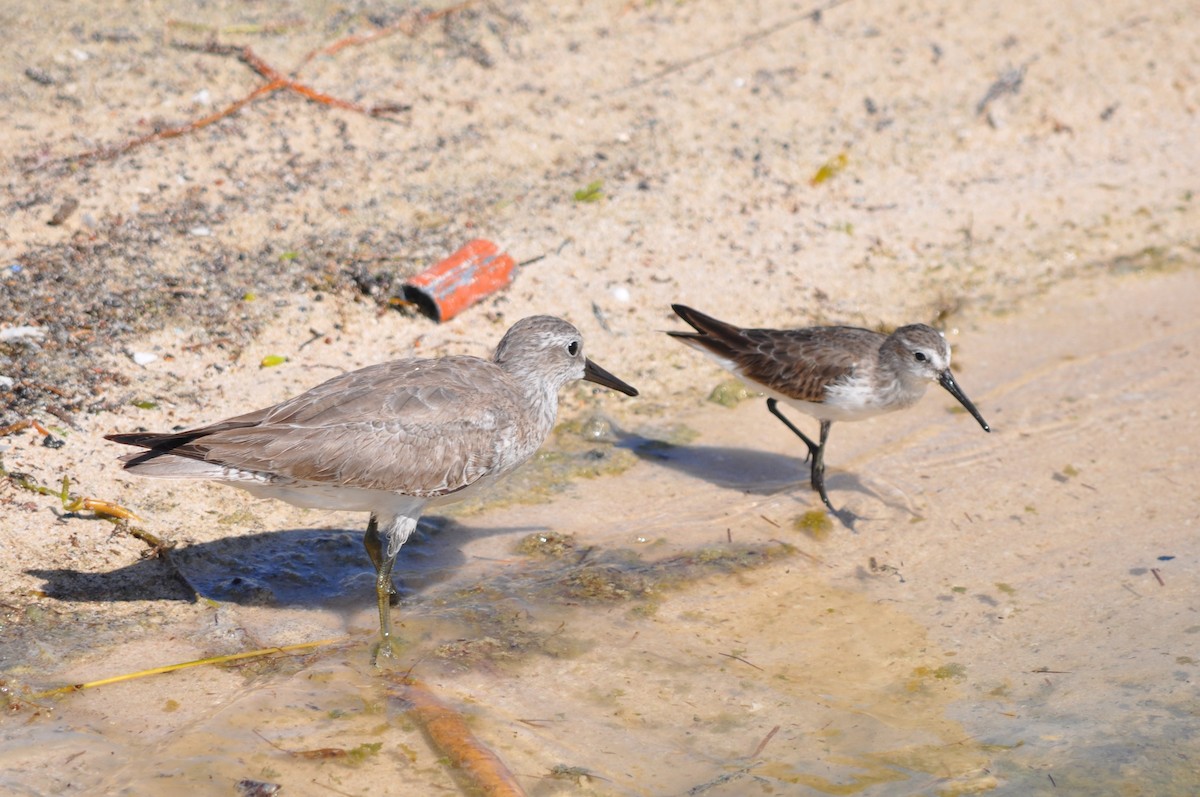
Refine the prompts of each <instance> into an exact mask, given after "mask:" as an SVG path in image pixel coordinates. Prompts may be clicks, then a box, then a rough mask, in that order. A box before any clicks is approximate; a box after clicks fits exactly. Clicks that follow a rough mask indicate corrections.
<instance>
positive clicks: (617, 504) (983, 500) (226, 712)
mask: <svg viewBox="0 0 1200 797" xmlns="http://www.w3.org/2000/svg"><path fill="white" fill-rule="evenodd" d="M1198 300H1200V277H1198V275H1197V273H1196V272H1195V271H1194V270H1191V271H1182V272H1179V273H1176V274H1171V275H1164V276H1157V277H1154V278H1142V277H1123V278H1119V279H1114V278H1110V279H1105V280H1098V281H1093V282H1079V283H1076V284H1074V285H1073V286H1071V287H1070V288H1069V289H1068V288H1065V287H1064V288H1061V289H1059V290H1058V291H1057V293H1054V294H1052V295H1051V296H1049V297H1047V298H1046V299H1045V301H1044V303H1043V304H1041V305H1040V306H1035V307H1032V308H1030V310H1029V311H1028V312H1026V313H1023V314H1022V315H1021V316H1020V317H1014V318H1006V319H998V320H988V321H986V322H980V323H979V324H978V325H976V326H975V327H974V328H972V329H970V330H969V331H964V332H963V334H962V335H960V336H957V337H954V338H952V342H953V343H954V344H955V346H956V347H960V350H959V351H956V355H957V356H958V359H956V369H957V371H958V376H959V379H960V382H961V384H962V385H963V387H964V388H965V389H966V390H967V392H968V393H969V394H970V395H971V397H972V398H973V399H974V400H975V403H976V404H977V405H978V406H979V407H980V409H981V411H982V412H983V413H984V415H985V416H986V417H987V418H988V420H989V422H991V424H992V425H993V428H994V430H995V431H994V433H993V434H991V435H985V434H983V433H982V432H981V431H980V430H979V428H978V427H977V426H976V425H975V424H974V423H973V422H971V421H970V418H969V417H967V416H965V415H963V414H961V413H957V412H950V411H948V409H949V408H950V407H951V406H952V400H951V399H950V398H949V397H947V396H944V395H940V394H938V395H934V394H931V395H930V396H928V397H927V398H926V399H925V401H924V402H922V404H921V405H919V406H918V407H917V408H915V409H913V410H911V411H909V412H907V413H904V414H903V415H893V416H888V417H884V418H880V419H876V420H874V421H870V422H864V423H861V424H839V425H836V426H835V428H834V432H833V435H832V437H831V443H830V449H829V467H830V468H831V471H830V475H829V479H828V487H829V492H830V496H831V498H832V499H833V501H834V502H835V504H837V505H839V506H840V507H844V508H845V509H846V510H847V511H848V512H849V513H852V514H853V515H854V517H855V518H856V520H855V522H854V529H853V530H852V531H851V530H848V529H847V528H845V527H844V526H842V525H839V524H833V525H832V526H830V527H821V526H820V525H818V524H815V523H813V522H812V516H811V515H807V514H806V513H808V512H809V511H810V510H811V509H813V508H814V507H816V506H818V504H817V501H816V499H815V496H813V495H812V494H811V492H810V491H809V490H808V489H807V472H806V467H805V466H804V464H803V463H802V462H801V461H800V458H799V454H800V453H801V452H800V451H799V449H800V446H798V445H797V444H796V441H794V440H792V439H790V433H787V432H786V430H785V429H783V428H782V426H780V425H779V424H778V422H777V421H775V420H774V419H773V418H771V417H770V416H769V414H768V413H767V412H766V411H765V409H764V408H763V407H762V406H761V401H754V400H751V401H745V402H742V403H741V404H739V405H738V406H736V407H735V408H733V409H726V408H723V407H719V406H716V405H707V406H705V407H703V408H702V409H699V410H696V411H690V412H687V413H685V414H683V415H682V416H681V417H680V418H679V419H677V420H676V419H673V422H675V423H677V424H681V425H682V426H683V427H685V428H690V429H694V430H696V431H697V432H698V437H696V439H694V440H691V441H690V442H689V441H687V440H688V437H689V436H688V435H684V434H677V435H675V437H674V438H673V439H674V440H675V441H676V442H675V443H655V444H651V443H648V442H647V441H648V440H650V439H652V438H654V437H655V436H656V435H658V433H657V432H655V431H654V427H653V426H652V425H648V426H646V427H645V428H639V429H637V430H633V431H625V430H621V429H619V428H617V429H616V430H615V431H614V432H613V433H612V435H611V439H613V440H615V441H616V443H615V446H613V447H605V446H611V444H608V443H596V444H595V445H597V446H601V447H605V448H604V451H605V452H607V453H605V454H604V456H605V457H608V459H607V460H606V461H608V462H620V463H621V464H620V467H616V466H614V467H612V468H608V469H607V470H606V471H605V472H606V473H607V474H608V475H600V476H598V477H597V478H594V479H583V480H578V481H576V482H575V483H574V484H573V486H571V487H569V488H566V489H562V490H556V491H550V492H549V493H546V494H541V495H540V497H541V498H542V499H545V498H547V497H548V498H549V500H542V501H541V502H540V503H535V504H525V503H520V502H518V501H515V500H501V501H500V502H499V503H498V504H495V505H492V506H491V507H483V508H482V509H479V510H473V511H470V512H466V513H462V514H460V515H457V516H454V517H452V518H448V519H440V520H437V521H435V522H431V523H426V524H423V526H422V531H421V533H420V535H419V536H418V537H417V538H416V539H414V540H413V541H412V542H411V543H410V544H409V545H408V546H406V548H405V549H404V552H403V554H402V556H401V563H400V565H399V567H398V571H399V572H400V580H401V583H402V586H403V588H404V589H403V593H402V598H403V599H402V604H401V606H400V607H399V609H398V617H399V619H400V622H401V633H402V635H403V637H404V638H405V640H406V642H407V643H408V648H407V650H408V651H409V655H408V656H407V657H406V659H405V660H404V661H402V662H401V666H400V669H401V670H403V671H409V670H411V673H412V674H413V675H414V676H415V677H417V678H419V679H421V680H422V681H423V682H424V683H425V684H426V685H427V686H428V687H429V688H430V689H431V690H433V691H434V692H436V693H437V694H438V695H439V696H440V697H441V699H442V700H443V701H445V702H446V703H448V704H450V705H452V706H455V707H456V708H457V709H458V710H460V711H461V712H463V713H464V714H465V715H466V717H467V718H468V721H469V724H470V727H471V728H472V730H473V731H474V733H475V734H476V735H477V736H478V737H479V739H480V740H481V742H482V743H484V744H486V745H487V746H488V747H490V748H491V749H492V750H493V751H494V752H495V753H496V754H497V755H498V756H499V757H500V758H501V759H502V760H503V761H504V762H505V763H506V764H507V766H508V768H509V769H510V770H511V771H512V772H513V773H514V774H515V776H516V777H517V779H518V781H519V782H520V783H521V784H522V786H523V787H524V788H525V789H526V790H527V791H528V793H530V794H533V795H557V794H571V795H587V794H593V795H700V794H703V795H709V796H712V795H757V794H764V795H765V794H776V795H778V794H854V795H892V794H948V795H955V794H974V793H985V792H986V793H996V794H1058V793H1074V794H1122V795H1127V794H1147V795H1150V794H1153V795H1171V794H1180V795H1183V794H1194V793H1196V792H1197V790H1200V775H1198V774H1197V773H1198V772H1200V739H1198V738H1197V733H1196V727H1197V726H1196V722H1195V720H1196V715H1197V712H1198V711H1200V703H1198V702H1197V699H1196V667H1197V663H1198V662H1200V652H1198V649H1197V640H1200V619H1197V609H1198V606H1197V598H1196V596H1197V595H1200V589H1197V587H1198V586H1200V585H1198V584H1197V572H1198V571H1197V567H1196V564H1197V558H1198V556H1200V543H1198V542H1197V534H1196V530H1197V519H1198V518H1200V497H1198V495H1197V492H1196V490H1195V484H1196V475H1197V472H1198V465H1200V443H1198V441H1197V437H1196V429H1197V428H1200V424H1197V411H1196V409H1195V402H1194V396H1195V395H1196V392H1197V387H1198V385H1197V382H1198V380H1200V375H1198V373H1200V369H1197V368H1196V363H1195V358H1196V356H1197V353H1198V352H1200V321H1197V320H1196V318H1195V312H1194V308H1195V307H1196V306H1197V304H1198ZM698 373H699V372H698ZM705 373H707V372H705ZM709 387H710V385H703V386H701V387H700V389H701V390H707V389H708V388H709ZM661 436H662V437H665V436H666V435H661ZM680 441H682V442H680ZM629 452H632V453H633V454H634V456H633V457H632V458H631V459H630V460H629V461H628V462H625V461H623V460H621V459H620V458H621V457H622V456H623V455H624V454H628V453H629ZM556 457H557V455H556ZM556 457H552V458H551V459H554V460H555V461H560V462H561V461H563V460H562V459H561V457H558V458H556ZM222 495H227V496H231V497H228V499H227V500H228V504H229V506H230V507H233V509H232V510H231V512H232V513H233V514H236V513H237V512H246V513H250V514H251V516H252V517H247V516H241V519H242V522H244V523H245V524H246V525H248V526H249V527H256V526H258V527H262V528H264V529H279V530H276V531H269V532H267V531H264V532H263V533H249V534H244V535H242V536H234V537H228V538H224V539H220V540H214V541H211V542H206V543H201V544H197V545H194V546H192V547H190V548H184V549H181V550H180V551H178V552H177V553H176V555H175V556H176V561H177V564H178V565H179V567H180V569H181V570H182V571H183V572H184V573H185V574H186V575H187V576H188V579H189V581H191V583H192V584H193V585H194V586H196V587H197V588H198V589H199V590H200V591H201V592H202V593H204V594H205V595H207V596H209V597H211V598H216V599H217V601H218V602H216V603H212V602H208V601H200V602H196V603H191V604H189V603H187V602H186V590H185V589H184V588H183V586H182V585H181V584H180V583H179V582H178V581H173V580H172V579H171V578H170V576H169V572H168V571H167V570H166V569H165V568H164V567H163V565H162V563H156V562H149V561H148V562H143V563H139V564H138V565H136V566H135V568H139V569H137V570H136V572H133V573H130V572H125V573H121V574H117V575H113V574H91V575H88V576H87V577H83V576H82V575H81V574H77V573H75V574H72V573H70V572H69V571H63V570H50V569H47V570H46V571H44V572H43V573H42V576H43V578H45V579H46V583H47V587H46V589H47V592H48V593H49V594H50V595H51V596H55V597H57V599H58V600H59V601H60V602H61V605H63V606H76V607H77V606H82V605H86V606H91V607H93V608H94V609H97V608H98V610H99V611H100V612H101V614H102V611H103V607H104V606H105V603H104V600H105V596H107V599H108V600H112V599H114V597H115V598H117V599H129V600H133V599H139V600H143V601H146V607H147V615H146V616H145V618H143V619H142V620H141V621H140V622H126V623H125V624H123V625H122V626H121V627H120V628H118V629H112V630H109V631H107V632H104V633H93V629H91V628H90V627H88V626H86V625H80V626H76V627H74V628H63V627H62V626H61V625H57V626H56V625H55V624H54V622H53V620H52V619H47V620H46V625H45V626H44V627H43V628H42V630H41V631H40V632H39V633H38V634H31V635H28V636H26V637H22V638H21V639H20V640H13V641H12V643H11V644H12V645H13V646H14V647H13V648H10V655H9V656H8V657H7V659H6V661H8V662H11V664H10V666H8V668H7V671H6V673H5V676H4V677H5V678H6V679H7V681H8V683H9V688H10V694H12V693H19V694H24V695H28V694H29V693H30V692H32V691H36V690H37V689H41V688H48V687H53V686H57V685H59V684H64V683H76V682H81V681H86V680H93V679H99V678H103V677H107V676H112V675H118V674H121V673H127V672H132V671H135V670H139V669H142V668H146V667H152V666H158V665H164V664H170V663H173V662H178V661H186V660H189V659H194V658H199V657H201V656H205V655H213V654H214V653H221V652H235V651H237V650H246V649H252V648H255V647H262V646H269V645H286V644H294V643H298V642H305V641H314V640H320V639H324V638H331V639H333V640H335V642H334V643H333V644H330V645H326V646H321V647H317V648H313V649H311V650H308V651H300V652H297V653H295V654H294V655H289V656H277V657H273V658H271V659H270V660H266V661H263V660H252V661H249V662H242V663H239V664H236V665H232V666H228V667H199V668H194V669H189V670H184V671H181V672H178V673H174V674H171V675H161V676H154V677H149V678H143V679H138V680H133V681H129V682H125V683H117V684H112V685H108V686H103V687H98V688H94V689H87V690H84V691H81V692H75V693H72V694H67V695H63V696H59V697H51V698H43V699H39V700H37V701H33V702H31V703H28V702H18V703H17V704H16V705H15V706H14V709H13V710H12V711H11V712H10V714H9V716H8V717H7V718H6V720H5V721H4V723H3V726H2V729H0V733H2V737H0V773H2V774H0V790H2V791H5V792H8V793H15V794H62V793H88V794H150V793H153V794H163V795H171V794H229V793H231V792H233V790H234V784H236V783H237V782H238V781H241V780H243V779H251V780H257V781H264V782H270V783H277V784H282V785H283V786H284V791H283V793H284V794H289V795H294V794H322V795H326V794H330V793H339V794H365V793H375V794H380V793H387V794H422V795H424V794H438V793H456V792H458V791H459V790H460V788H462V784H461V782H460V781H459V780H457V779H456V774H455V773H454V772H453V771H451V770H450V769H448V768H447V767H446V766H445V765H444V763H443V762H442V761H441V760H440V759H441V755H440V754H439V753H438V752H437V751H435V750H434V749H432V748H431V747H430V746H429V744H428V743H427V741H426V739H425V737H424V736H423V735H422V732H421V731H420V729H419V728H417V727H416V726H415V725H414V723H413V722H412V721H411V719H410V718H409V716H408V715H407V714H406V712H405V706H404V704H403V702H402V700H400V699H399V698H397V697H396V696H395V695H394V690H393V689H392V688H391V687H390V684H389V682H388V681H387V679H385V678H382V677H380V675H379V674H378V673H377V672H375V671H373V670H372V669H371V668H370V667H369V666H368V664H367V661H366V659H367V649H368V646H369V643H370V641H371V640H372V638H373V634H374V624H375V617H374V613H373V611H372V610H371V598H372V594H373V593H372V584H371V575H370V572H369V566H368V565H367V562H366V560H365V556H364V555H363V554H362V552H361V548H360V529H359V525H360V519H359V518H358V517H356V516H352V515H346V516H333V517H332V518H331V516H329V515H321V514H320V513H311V514H310V513H303V512H294V513H292V514H287V513H284V514H283V515H282V516H277V515H275V514H272V512H273V511H274V510H271V509H270V506H271V505H269V504H259V503H255V502H252V501H250V500H249V499H245V500H243V497H242V496H240V495H235V494H232V493H222ZM513 497H514V496H509V498H510V499H512V498H513ZM278 517H283V518H285V520H282V521H281V520H278ZM322 523H332V524H333V525H332V526H331V527H317V524H322ZM289 524H290V525H289ZM164 574H166V575H164ZM130 578H132V579H133V581H134V582H135V583H136V582H140V583H142V584H143V585H144V587H145V591H143V592H141V593H132V594H125V593H118V594H116V595H114V594H113V593H112V592H111V590H110V589H109V586H110V584H117V583H120V584H126V583H129V581H130ZM106 579H108V581H106ZM68 631H69V633H68ZM18 648H19V651H20V655H17V656H14V655H11V651H12V650H16V649H18ZM68 661H69V662H71V664H70V665H69V666H64V665H63V664H62V662H68ZM376 744H378V745H379V746H378V749H375V748H374V747H372V745H376ZM330 749H332V750H338V751H341V752H340V753H337V754H335V753H329V752H328V751H329V750H330ZM322 750H324V751H326V752H325V753H324V754H315V753H312V751H322ZM306 751H308V752H309V753H310V754H308V755H305V752H306ZM351 753H353V755H351Z"/></svg>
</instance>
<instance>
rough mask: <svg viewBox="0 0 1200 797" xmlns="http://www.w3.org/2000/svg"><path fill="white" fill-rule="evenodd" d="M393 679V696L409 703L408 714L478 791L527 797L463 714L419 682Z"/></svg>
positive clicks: (500, 796)
mask: <svg viewBox="0 0 1200 797" xmlns="http://www.w3.org/2000/svg"><path fill="white" fill-rule="evenodd" d="M390 680H391V682H392V684H393V686H394V689H392V690H391V693H392V696H393V697H395V698H397V699H399V700H402V701H404V702H405V703H407V704H408V710H407V713H408V716H409V717H410V718H412V719H413V720H414V721H416V722H417V724H419V725H420V726H421V728H423V729H424V731H425V734H426V735H427V736H428V737H429V740H430V741H431V742H432V743H433V745H434V746H435V747H436V748H437V749H438V750H439V751H441V753H442V754H443V755H445V756H446V758H447V759H449V761H450V763H451V764H453V765H454V767H455V768H456V769H457V770H458V771H459V772H460V773H461V774H462V776H463V777H464V778H465V779H467V781H468V782H469V784H470V786H471V787H472V788H473V789H474V790H475V791H476V792H478V793H479V794H481V795H484V797H525V790H524V789H522V788H521V785H520V784H519V783H517V779H516V778H515V777H513V774H512V773H511V772H509V771H508V767H506V766H505V765H504V762H503V761H501V760H500V758H499V756H497V755H496V754H495V753H493V752H492V751H491V750H489V749H488V748H486V747H484V746H483V744H482V743H481V742H480V741H479V740H478V739H477V738H475V734H473V733H471V729H470V728H469V727H468V726H467V722H466V720H465V719H463V716H462V714H460V713H458V712H457V711H454V710H453V709H451V708H450V707H449V706H447V705H446V704H445V703H443V702H442V701H440V700H438V699H437V697H436V696H435V695H434V694H433V692H431V691H429V689H428V688H426V687H425V686H424V685H423V684H422V683H421V682H420V681H417V680H415V679H413V678H407V677H403V676H394V677H392V678H391V679H390Z"/></svg>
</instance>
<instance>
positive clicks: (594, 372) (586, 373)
mask: <svg viewBox="0 0 1200 797" xmlns="http://www.w3.org/2000/svg"><path fill="white" fill-rule="evenodd" d="M583 378H584V379H586V380H587V381H589V382H595V383H596V384H597V385H603V386H604V387H607V388H609V389H611V390H616V391H618V392H620V393H624V394H625V395H626V396H636V395H637V394H638V392H637V388H635V387H633V386H632V385H628V384H626V383H624V382H622V381H621V380H620V379H617V378H616V377H615V376H613V375H612V374H610V373H609V372H608V371H605V370H604V369H603V368H601V367H600V366H598V365H596V364H595V363H594V362H592V361H591V360H585V361H584V366H583Z"/></svg>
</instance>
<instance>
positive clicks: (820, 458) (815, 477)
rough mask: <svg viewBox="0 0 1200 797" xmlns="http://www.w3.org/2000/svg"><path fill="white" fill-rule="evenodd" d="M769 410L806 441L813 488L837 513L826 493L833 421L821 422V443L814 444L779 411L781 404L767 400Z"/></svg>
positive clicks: (831, 510) (770, 399)
mask: <svg viewBox="0 0 1200 797" xmlns="http://www.w3.org/2000/svg"><path fill="white" fill-rule="evenodd" d="M767 409H769V410H770V411H771V414H772V415H774V416H775V417H776V418H778V419H779V420H781V421H783V425H784V426H786V427H787V428H789V429H791V430H792V431H793V432H795V433H796V436H797V437H799V438H800V439H801V440H803V441H804V445H806V446H808V455H807V456H805V457H804V459H805V461H807V460H808V458H809V457H812V471H811V478H812V486H813V489H814V490H816V491H817V492H818V493H820V495H821V500H822V501H823V502H824V503H825V506H827V507H829V511H830V512H836V511H837V510H835V509H834V508H833V504H831V503H829V496H828V495H827V494H826V493H825V441H826V440H828V439H829V427H830V426H833V421H821V438H820V439H821V442H820V443H814V442H813V441H812V440H810V439H809V438H808V435H806V434H805V433H804V432H802V431H800V430H799V429H797V428H796V425H795V424H794V423H792V422H791V421H789V420H788V419H787V418H786V417H784V414H783V413H782V412H780V411H779V402H778V401H776V400H775V399H773V398H769V399H767Z"/></svg>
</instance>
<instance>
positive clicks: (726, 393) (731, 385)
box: [708, 379, 762, 408]
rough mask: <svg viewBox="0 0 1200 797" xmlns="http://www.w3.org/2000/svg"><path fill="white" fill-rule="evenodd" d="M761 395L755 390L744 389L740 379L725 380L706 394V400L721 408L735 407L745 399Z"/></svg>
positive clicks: (744, 386) (744, 385)
mask: <svg viewBox="0 0 1200 797" xmlns="http://www.w3.org/2000/svg"><path fill="white" fill-rule="evenodd" d="M760 395H762V394H761V393H759V392H758V391H757V390H751V389H750V388H748V387H746V384H745V383H744V382H742V381H741V380H740V379H726V380H725V381H724V382H722V383H720V384H719V385H717V386H716V387H714V388H713V389H712V392H711V393H709V394H708V400H709V401H711V402H713V403H714V404H720V405H721V406H722V407H731V408H732V407H736V406H737V405H738V404H741V403H742V402H743V401H745V400H746V399H751V398H757V397H758V396H760Z"/></svg>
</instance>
